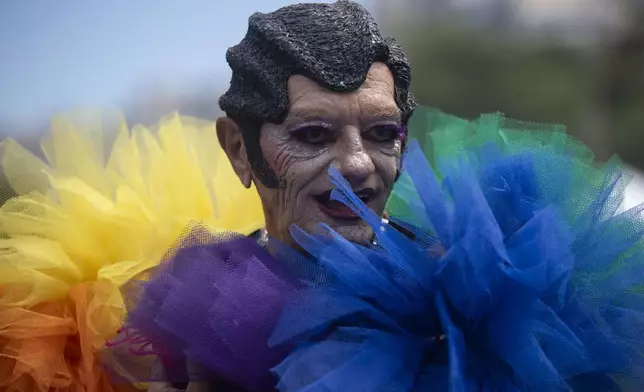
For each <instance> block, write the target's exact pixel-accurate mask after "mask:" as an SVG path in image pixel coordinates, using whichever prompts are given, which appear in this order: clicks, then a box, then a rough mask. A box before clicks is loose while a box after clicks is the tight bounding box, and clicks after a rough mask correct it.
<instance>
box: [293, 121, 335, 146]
mask: <svg viewBox="0 0 644 392" xmlns="http://www.w3.org/2000/svg"><path fill="white" fill-rule="evenodd" d="M291 135H292V137H293V138H295V139H297V140H298V141H300V142H303V143H307V144H311V145H322V144H325V143H328V142H330V141H331V140H332V139H333V132H332V130H331V129H330V127H329V126H326V125H304V126H302V127H300V128H297V129H295V130H294V131H292V132H291Z"/></svg>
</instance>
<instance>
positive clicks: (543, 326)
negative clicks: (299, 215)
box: [270, 142, 644, 392]
mask: <svg viewBox="0 0 644 392" xmlns="http://www.w3.org/2000/svg"><path fill="white" fill-rule="evenodd" d="M574 160H575V158H574V157H573V156H567V155H566V154H564V153H562V152H561V151H556V150H554V149H549V148H547V147H543V148H542V149H540V150H538V151H524V152H521V151H517V152H515V153H513V154H504V153H503V152H502V151H501V149H500V148H499V147H498V146H497V145H495V144H485V145H482V146H480V147H478V148H475V149H470V150H467V151H464V152H463V154H461V155H460V156H459V158H458V159H451V160H446V161H444V162H439V163H438V170H439V172H440V174H441V178H443V180H442V181H439V180H438V177H437V175H436V173H435V171H434V170H433V169H432V167H430V165H429V164H428V163H427V161H426V159H425V157H424V155H423V153H422V151H421V150H420V148H419V146H418V145H417V144H415V143H413V142H412V143H411V145H410V146H409V147H408V150H407V153H406V156H405V158H404V162H405V171H404V173H403V177H402V178H401V180H400V183H399V187H398V191H399V192H403V195H402V196H401V197H400V199H402V200H405V203H406V209H407V211H408V212H409V216H396V217H395V220H396V223H397V224H398V225H400V226H403V227H404V228H405V229H406V230H407V231H409V232H410V233H411V235H404V234H402V233H401V232H400V231H399V230H396V229H394V228H393V227H392V226H391V225H389V224H386V223H385V222H383V221H382V220H381V218H380V217H379V216H377V215H376V214H374V213H373V212H371V211H370V210H369V209H368V208H367V207H366V206H365V205H364V204H363V203H362V202H361V200H360V199H359V198H358V197H356V196H355V195H354V194H353V193H352V192H351V188H350V186H349V184H348V183H346V181H345V180H344V179H343V178H342V176H341V175H340V174H339V173H338V172H337V171H334V170H331V173H330V174H331V178H332V181H333V182H334V184H335V185H336V187H337V188H336V190H335V191H334V192H333V196H332V197H333V198H335V199H336V200H339V201H342V202H343V203H345V204H347V205H348V206H350V207H351V208H352V209H354V210H355V211H356V212H357V213H358V214H360V216H361V217H362V218H363V219H364V220H365V221H367V222H368V223H369V224H370V225H371V226H372V227H373V229H374V231H375V240H376V245H375V246H373V247H369V248H367V247H362V246H358V245H355V244H351V243H349V242H347V241H346V240H344V239H343V238H341V237H340V236H339V235H338V234H336V233H334V232H333V231H332V230H331V229H330V228H329V227H325V226H321V227H320V228H319V231H318V232H317V233H314V234H307V233H305V232H303V231H301V230H299V229H293V232H292V233H293V236H294V238H295V239H296V240H297V241H298V243H299V244H300V245H301V246H302V247H303V248H304V249H305V250H306V251H307V252H308V253H310V254H311V255H312V256H313V257H314V258H315V259H316V261H315V262H312V261H310V263H311V266H312V267H311V268H312V269H313V265H314V264H315V265H316V267H315V268H321V269H322V270H323V271H324V272H323V273H319V274H315V279H309V280H308V281H307V282H305V283H306V288H305V289H301V290H297V291H295V292H294V294H292V295H290V296H289V299H288V301H287V306H286V308H285V310H284V312H283V313H282V316H281V318H280V319H279V323H278V326H277V328H276V330H275V332H274V334H273V336H272V337H271V340H270V344H271V345H273V346H279V345H282V344H285V343H290V344H297V349H296V350H294V351H293V352H292V353H291V354H290V355H288V356H287V357H286V359H285V360H284V361H283V362H282V363H281V364H280V365H278V366H277V367H275V368H274V372H275V373H276V374H277V375H278V377H279V384H278V389H279V390H281V391H289V392H290V391H307V392H308V391H340V390H344V391H364V392H369V391H373V392H381V391H450V392H462V391H539V392H541V391H568V390H574V391H584V392H587V391H598V392H600V391H601V392H605V391H611V390H633V391H635V390H638V389H631V388H636V387H637V386H639V387H642V386H643V385H644V358H643V353H644V343H642V339H641V332H642V331H644V329H642V327H644V313H643V310H644V296H642V291H641V289H642V286H643V283H644V262H643V260H642V249H641V241H642V236H643V234H644V224H643V223H642V222H643V221H642V219H641V215H642V213H643V210H644V206H639V207H637V208H635V209H633V210H630V211H627V212H625V213H622V214H618V215H615V210H616V207H615V206H616V205H618V204H619V203H616V202H615V199H616V198H619V197H620V195H621V188H620V186H621V185H620V184H621V181H620V178H621V175H622V172H621V170H620V168H619V167H618V166H610V165H609V166H607V167H606V168H605V169H604V173H603V181H604V183H603V184H602V187H601V189H602V191H601V192H594V193H591V191H592V189H596V188H591V187H590V186H589V187H588V189H586V190H584V187H583V186H579V183H578V182H574V181H572V180H571V175H572V174H571V173H572V170H574V169H575V167H574V166H575V161H574ZM549 171H551V173H561V175H560V176H558V177H552V176H549V177H548V181H549V183H548V184H547V187H545V186H544V184H543V183H541V182H540V181H542V176H541V174H540V173H544V172H549ZM553 178H555V180H554V181H553V180H552V179H553ZM573 182H574V184H573ZM544 189H548V191H547V192H545V191H544ZM575 197H586V198H587V197H592V200H590V201H589V202H588V203H586V204H584V205H583V206H584V208H576V209H573V208H571V207H570V206H577V207H579V206H580V205H582V204H579V203H578V204H574V203H569V202H568V201H569V200H570V199H571V198H575ZM410 222H413V223H412V224H410ZM303 262H305V261H303ZM611 388H612V389H611ZM616 388H617V389H616ZM619 388H621V389H619ZM642 390H644V387H643V388H642Z"/></svg>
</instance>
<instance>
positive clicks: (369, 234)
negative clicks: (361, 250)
mask: <svg viewBox="0 0 644 392" xmlns="http://www.w3.org/2000/svg"><path fill="white" fill-rule="evenodd" d="M329 226H331V228H332V229H333V230H335V231H336V232H337V233H338V234H339V235H341V236H342V237H343V238H344V239H346V240H347V241H350V242H353V243H356V244H360V245H368V244H369V243H370V242H371V240H372V238H373V230H372V229H371V227H370V226H369V225H368V224H367V222H365V221H362V220H357V221H356V222H355V224H352V225H347V224H344V225H339V226H335V225H333V224H331V223H330V224H329Z"/></svg>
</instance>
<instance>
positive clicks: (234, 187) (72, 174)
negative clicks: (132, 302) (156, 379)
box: [0, 115, 264, 392]
mask: <svg viewBox="0 0 644 392" xmlns="http://www.w3.org/2000/svg"><path fill="white" fill-rule="evenodd" d="M41 147H42V152H43V153H44V157H45V159H44V160H41V159H40V158H38V157H37V156H35V155H34V154H32V153H30V152H29V151H27V150H26V149H25V148H23V147H21V146H20V145H19V144H18V143H16V142H14V141H12V140H6V141H4V142H3V146H2V148H3V155H2V167H3V170H4V175H5V180H6V184H8V186H10V188H11V190H12V192H14V193H15V194H17V195H18V196H16V197H13V198H11V199H9V200H8V201H6V202H5V203H4V205H3V206H2V207H1V208H0V234H1V235H2V236H1V237H0V391H11V392H17V391H20V392H24V391H34V392H51V391H74V392H75V391H79V392H80V391H84V392H85V391H90V392H102V391H120V390H128V388H129V387H127V386H125V385H124V386H122V387H121V386H119V385H118V384H117V385H113V384H112V383H110V380H109V379H108V377H107V376H106V375H105V374H104V373H103V372H102V370H101V367H100V366H99V364H98V363H97V362H96V353H97V352H98V350H99V349H100V348H101V347H102V346H103V344H104V342H105V340H106V339H108V338H110V337H112V336H113V335H114V333H115V331H116V330H117V329H118V327H119V326H120V324H121V321H122V317H123V314H124V310H123V300H122V298H121V296H120V294H119V291H118V288H119V286H120V285H122V284H123V283H124V282H125V281H126V280H128V279H129V278H131V277H133V276H135V275H138V274H140V273H141V272H143V271H145V270H147V269H149V268H150V267H153V266H154V265H156V263H158V262H159V260H160V259H161V258H162V256H163V254H164V252H165V251H167V250H168V248H170V247H171V245H172V244H173V242H174V241H175V240H177V238H178V237H180V235H181V233H182V231H183V230H184V228H185V227H186V226H187V225H188V224H189V223H190V222H195V221H196V222H202V223H203V224H204V225H206V226H208V227H211V228H212V229H213V230H227V231H235V232H239V233H243V234H250V233H251V232H253V231H256V230H258V229H260V228H261V227H262V226H263V224H264V222H263V214H262V210H261V204H260V202H259V198H258V196H257V193H256V191H255V190H254V189H245V188H243V187H242V185H241V184H240V182H239V181H238V179H237V177H236V176H235V174H234V172H233V171H232V168H231V167H230V164H229V163H228V160H227V158H226V156H225V154H224V153H223V151H222V150H221V148H220V147H219V143H218V141H217V136H216V131H215V127H214V124H213V123H212V122H205V121H200V120H196V119H192V118H183V117H179V116H178V115H174V116H170V117H168V118H166V119H164V120H162V121H161V122H160V123H159V124H158V125H157V126H156V127H153V128H144V127H140V126H137V127H134V128H133V129H131V130H129V129H128V128H127V126H126V125H125V122H124V121H123V120H122V118H120V117H118V116H116V117H114V116H111V117H110V116H105V115H103V116H95V115H86V116H83V117H80V116H76V117H72V116H68V117H60V118H57V119H55V120H54V121H53V122H52V127H51V130H50V132H49V134H48V135H47V137H46V138H44V139H43V141H42V143H41ZM107 147H110V148H109V149H108V148H107ZM108 150H109V151H110V152H109V153H108V154H106V151H108ZM7 193H8V189H7V186H5V188H4V189H1V190H0V194H7Z"/></svg>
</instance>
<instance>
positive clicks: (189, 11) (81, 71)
mask: <svg viewBox="0 0 644 392" xmlns="http://www.w3.org/2000/svg"><path fill="white" fill-rule="evenodd" d="M292 2H293V0H291V1H289V0H108V1H98V0H84V1H83V0H5V1H1V2H0V53H1V55H0V56H1V60H0V120H5V121H11V122H14V121H17V122H20V121H28V120H33V119H35V118H38V117H42V116H46V115H49V114H50V113H52V112H55V111H59V110H65V109H68V108H70V107H74V106H97V105H98V106H100V105H118V104H119V101H120V100H123V99H125V98H127V96H128V94H131V93H132V91H133V89H134V88H135V86H136V85H137V84H139V83H141V82H145V81H149V80H159V79H163V80H166V81H167V82H169V83H172V82H174V83H182V81H184V80H185V81H194V80H199V78H204V77H210V78H213V77H216V78H220V79H221V80H222V83H224V81H225V80H227V79H228V78H229V70H228V67H227V64H226V63H225V59H224V54H225V50H226V49H227V48H228V47H229V46H231V45H234V44H235V43H237V42H238V41H239V40H240V39H241V38H242V37H243V35H244V33H245V32H246V27H247V19H248V16H249V15H250V14H252V13H253V12H255V11H264V12H267V11H271V10H274V9H276V8H279V7H280V6H284V5H287V4H289V3H292ZM327 2H328V1H327Z"/></svg>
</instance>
